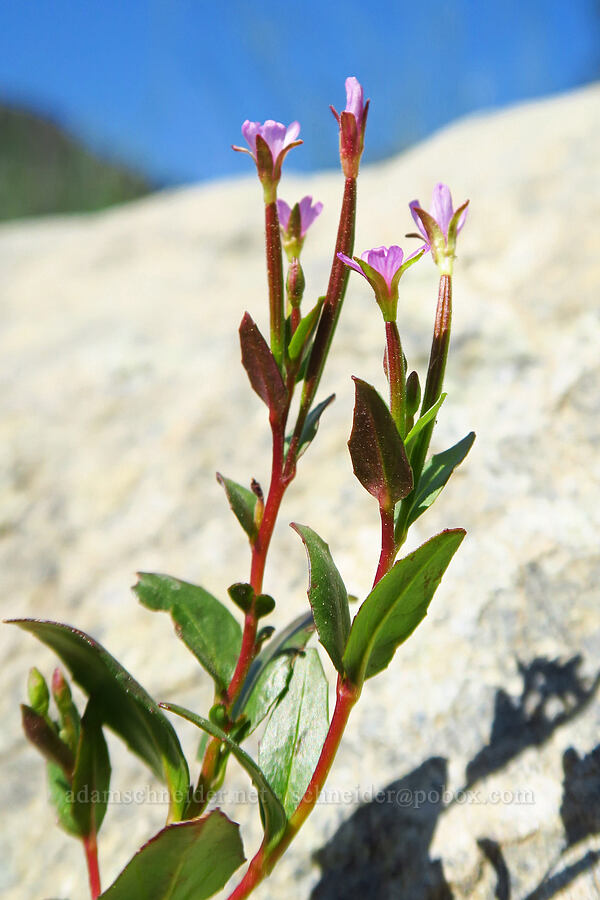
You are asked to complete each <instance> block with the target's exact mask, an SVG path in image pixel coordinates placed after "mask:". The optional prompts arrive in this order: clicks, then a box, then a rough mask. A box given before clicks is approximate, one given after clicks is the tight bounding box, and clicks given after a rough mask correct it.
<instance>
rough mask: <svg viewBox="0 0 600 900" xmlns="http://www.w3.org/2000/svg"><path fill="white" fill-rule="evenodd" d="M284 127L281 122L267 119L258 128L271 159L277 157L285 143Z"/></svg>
mask: <svg viewBox="0 0 600 900" xmlns="http://www.w3.org/2000/svg"><path fill="white" fill-rule="evenodd" d="M286 130H287V129H286V127H285V125H282V124H281V122H275V121H273V119H267V121H266V122H265V123H264V125H263V126H262V127H261V128H260V135H261V137H262V138H263V139H264V140H265V142H266V144H267V146H268V148H269V150H270V151H271V155H272V157H273V159H274V160H275V159H277V157H278V156H279V154H280V152H281V151H282V150H283V147H284V145H285V136H286Z"/></svg>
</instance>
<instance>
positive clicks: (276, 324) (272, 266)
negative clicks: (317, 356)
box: [265, 200, 284, 369]
mask: <svg viewBox="0 0 600 900" xmlns="http://www.w3.org/2000/svg"><path fill="white" fill-rule="evenodd" d="M265 246H266V254H267V281H268V284H269V312H270V324H271V351H272V353H273V356H274V357H275V360H276V362H277V365H278V366H279V368H280V369H281V368H282V366H283V340H284V338H283V336H284V316H283V261H282V257H281V235H280V232H279V216H278V215H277V201H276V200H273V201H272V203H265Z"/></svg>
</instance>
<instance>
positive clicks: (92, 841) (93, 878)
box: [82, 832, 102, 900]
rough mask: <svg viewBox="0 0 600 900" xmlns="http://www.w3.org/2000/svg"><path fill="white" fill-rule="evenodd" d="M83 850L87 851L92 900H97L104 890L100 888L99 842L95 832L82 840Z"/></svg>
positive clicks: (86, 858) (86, 857) (86, 859)
mask: <svg viewBox="0 0 600 900" xmlns="http://www.w3.org/2000/svg"><path fill="white" fill-rule="evenodd" d="M82 841H83V848H84V850H85V861H86V863H87V869H88V877H89V882H90V894H91V896H92V900H96V898H97V897H99V896H100V892H101V890H102V888H101V887H100V869H99V867H98V842H97V840H96V834H95V832H92V834H90V835H88V836H87V837H84V838H82Z"/></svg>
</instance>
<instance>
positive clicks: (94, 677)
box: [12, 619, 189, 819]
mask: <svg viewBox="0 0 600 900" xmlns="http://www.w3.org/2000/svg"><path fill="white" fill-rule="evenodd" d="M12 624H14V625H18V626H19V627H20V628H23V629H24V630H25V631H30V632H31V633H32V634H34V635H35V636H36V637H37V638H38V639H39V640H40V641H42V642H43V643H44V644H46V645H47V646H48V647H50V648H51V649H52V650H54V652H55V653H57V654H58V656H59V657H60V658H61V659H62V661H63V662H64V663H65V665H66V666H67V667H68V668H69V670H70V672H71V675H72V676H73V678H74V680H75V681H76V682H77V684H79V686H80V687H81V688H83V690H84V691H85V692H86V693H87V694H88V695H89V696H90V697H91V698H94V700H95V701H96V708H97V711H98V714H99V716H100V717H101V720H102V722H104V723H105V724H106V725H108V726H109V727H110V728H112V729H113V731H115V732H116V733H117V734H118V735H119V736H120V737H122V738H123V740H124V741H125V742H126V743H127V744H128V746H129V747H130V749H131V750H132V751H133V752H134V753H135V754H137V755H138V756H139V757H140V759H142V760H143V761H144V762H145V763H146V764H147V765H148V766H149V767H150V769H152V771H153V772H154V773H155V774H156V775H158V777H159V778H160V777H162V778H164V780H165V781H166V783H167V785H168V787H169V791H170V795H171V807H170V813H169V814H170V816H171V818H172V819H176V818H178V817H179V816H180V815H181V814H182V812H183V808H184V806H185V804H186V802H187V792H188V788H189V773H188V767H187V763H186V761H185V757H184V755H183V752H182V750H181V746H180V744H179V740H178V738H177V735H176V733H175V731H174V729H173V727H172V725H171V723H170V722H169V721H168V719H167V718H166V717H165V716H164V715H163V714H162V712H161V711H160V709H159V708H158V705H157V704H156V702H155V701H154V700H153V699H152V697H151V696H150V695H149V694H148V693H146V691H145V690H144V688H143V687H142V686H141V685H140V684H138V682H137V681H135V679H134V678H132V677H131V675H130V674H129V672H127V671H126V670H125V669H124V668H123V666H122V665H121V664H120V663H119V662H117V660H116V659H115V658H114V657H113V656H111V655H110V653H108V652H107V651H106V650H105V649H104V647H103V646H102V645H101V644H99V643H97V641H95V640H94V639H93V638H91V637H90V636H89V635H87V634H85V633H84V632H83V631H78V629H76V628H72V627H71V626H70V625H62V624H60V623H59V622H43V621H40V620H39V619H13V620H12Z"/></svg>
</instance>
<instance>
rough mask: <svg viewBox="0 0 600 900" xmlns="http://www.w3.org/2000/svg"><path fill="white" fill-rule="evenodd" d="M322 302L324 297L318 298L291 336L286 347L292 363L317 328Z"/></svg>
mask: <svg viewBox="0 0 600 900" xmlns="http://www.w3.org/2000/svg"><path fill="white" fill-rule="evenodd" d="M324 300H325V297H319V299H318V300H317V302H316V304H315V306H313V308H312V309H311V311H310V312H309V313H307V314H306V315H305V316H304V317H303V318H302V319H301V320H300V324H299V325H298V327H297V328H296V330H295V332H294V334H293V335H292V339H291V341H290V343H289V346H288V356H289V358H290V359H291V361H292V362H295V361H296V360H297V359H298V357H299V356H300V354H301V353H302V351H303V350H304V348H305V346H306V342H307V341H308V340H309V338H310V336H311V334H312V333H313V331H314V330H315V328H316V327H317V322H318V321H319V316H320V315H321V307H322V306H323V302H324Z"/></svg>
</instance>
